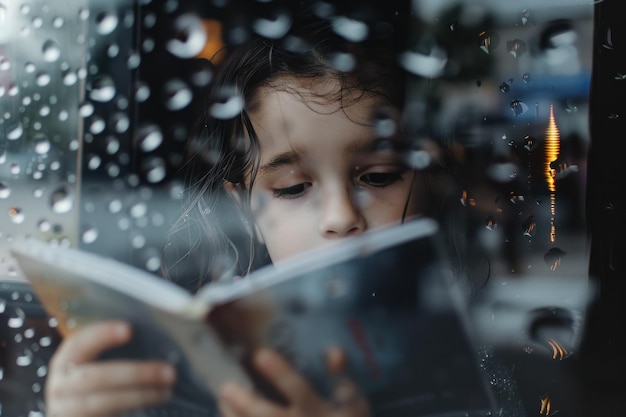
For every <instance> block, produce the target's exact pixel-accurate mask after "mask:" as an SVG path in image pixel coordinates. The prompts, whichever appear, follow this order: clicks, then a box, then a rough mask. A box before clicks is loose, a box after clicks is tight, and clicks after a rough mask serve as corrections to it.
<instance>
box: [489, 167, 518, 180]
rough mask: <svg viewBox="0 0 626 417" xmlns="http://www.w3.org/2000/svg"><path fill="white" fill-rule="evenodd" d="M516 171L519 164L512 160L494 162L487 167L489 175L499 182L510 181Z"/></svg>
mask: <svg viewBox="0 0 626 417" xmlns="http://www.w3.org/2000/svg"><path fill="white" fill-rule="evenodd" d="M516 173H517V166H516V165H515V164H514V163H512V162H500V163H494V164H491V165H490V166H489V167H488V168H487V175H489V177H490V178H491V179H493V180H494V181H497V182H509V181H511V180H512V179H513V178H515V174H516Z"/></svg>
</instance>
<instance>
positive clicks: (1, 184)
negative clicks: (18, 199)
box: [0, 181, 11, 200]
mask: <svg viewBox="0 0 626 417" xmlns="http://www.w3.org/2000/svg"><path fill="white" fill-rule="evenodd" d="M10 195H11V188H10V187H9V184H7V183H6V182H5V181H0V199H3V200H4V199H5V198H8V197H9V196H10Z"/></svg>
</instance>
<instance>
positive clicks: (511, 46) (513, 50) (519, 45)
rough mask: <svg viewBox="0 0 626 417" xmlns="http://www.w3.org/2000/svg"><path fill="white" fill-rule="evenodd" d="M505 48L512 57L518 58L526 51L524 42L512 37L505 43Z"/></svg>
mask: <svg viewBox="0 0 626 417" xmlns="http://www.w3.org/2000/svg"><path fill="white" fill-rule="evenodd" d="M506 50H507V52H508V53H510V54H511V55H513V57H514V58H519V57H521V56H522V55H524V53H525V52H526V43H525V42H524V41H523V40H521V39H514V40H512V41H508V42H507V43H506Z"/></svg>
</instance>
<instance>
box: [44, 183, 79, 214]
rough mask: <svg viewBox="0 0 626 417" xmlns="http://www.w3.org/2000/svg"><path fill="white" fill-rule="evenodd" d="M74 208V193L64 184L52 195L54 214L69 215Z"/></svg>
mask: <svg viewBox="0 0 626 417" xmlns="http://www.w3.org/2000/svg"><path fill="white" fill-rule="evenodd" d="M73 206H74V193H73V190H72V188H71V187H70V186H69V185H67V184H62V185H60V186H59V187H57V189H56V190H54V192H53V193H52V194H51V195H50V207H51V208H52V211H53V212H54V213H59V214H60V213H67V212H69V211H70V210H71V209H72V207H73Z"/></svg>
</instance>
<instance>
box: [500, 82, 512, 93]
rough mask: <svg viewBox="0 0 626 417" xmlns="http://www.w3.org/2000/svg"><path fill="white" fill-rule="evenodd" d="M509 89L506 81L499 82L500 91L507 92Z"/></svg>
mask: <svg viewBox="0 0 626 417" xmlns="http://www.w3.org/2000/svg"><path fill="white" fill-rule="evenodd" d="M510 89H511V86H510V85H509V84H508V83H502V84H500V91H501V92H503V93H508V92H509V90H510Z"/></svg>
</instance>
